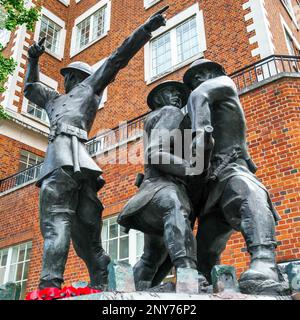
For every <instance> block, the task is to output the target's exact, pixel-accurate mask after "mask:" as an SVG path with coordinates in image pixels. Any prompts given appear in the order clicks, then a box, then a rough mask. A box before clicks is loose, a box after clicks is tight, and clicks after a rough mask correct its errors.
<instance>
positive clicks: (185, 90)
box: [147, 81, 190, 110]
mask: <svg viewBox="0 0 300 320" xmlns="http://www.w3.org/2000/svg"><path fill="white" fill-rule="evenodd" d="M170 86H171V87H175V88H176V89H177V90H178V91H179V92H181V93H182V96H183V100H182V108H183V107H184V106H185V105H186V104H187V101H188V98H189V95H190V90H189V88H188V87H187V86H186V85H185V84H184V83H182V82H179V81H165V82H162V83H160V84H159V85H157V86H156V87H154V88H153V89H152V90H151V91H150V93H149V94H148V97H147V104H148V106H149V108H150V109H152V110H154V109H155V107H158V105H157V104H156V102H155V101H154V98H155V96H156V95H157V93H158V92H159V91H160V90H161V89H163V88H166V87H170Z"/></svg>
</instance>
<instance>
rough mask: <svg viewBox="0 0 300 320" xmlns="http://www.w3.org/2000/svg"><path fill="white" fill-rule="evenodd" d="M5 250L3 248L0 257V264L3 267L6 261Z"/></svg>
mask: <svg viewBox="0 0 300 320" xmlns="http://www.w3.org/2000/svg"><path fill="white" fill-rule="evenodd" d="M7 252H8V251H7V250H5V251H4V252H3V253H2V258H1V264H0V266H1V267H5V266H6V262H7Z"/></svg>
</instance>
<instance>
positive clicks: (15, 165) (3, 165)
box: [0, 134, 44, 235]
mask: <svg viewBox="0 0 300 320" xmlns="http://www.w3.org/2000/svg"><path fill="white" fill-rule="evenodd" d="M21 150H26V151H29V152H32V153H34V154H36V155H38V156H40V157H43V156H44V152H42V151H40V150H37V149H35V148H32V147H30V146H28V145H26V144H24V143H21V142H19V141H17V140H14V139H11V138H8V137H7V136H4V135H1V134H0V180H1V179H3V178H6V177H8V176H11V175H13V174H15V173H17V172H18V170H19V162H20V156H21ZM0 235H1V233H0Z"/></svg>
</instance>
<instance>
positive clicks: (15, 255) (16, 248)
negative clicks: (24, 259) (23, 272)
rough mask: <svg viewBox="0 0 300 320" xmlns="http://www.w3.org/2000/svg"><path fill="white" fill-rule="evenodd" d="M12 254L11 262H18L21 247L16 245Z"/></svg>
mask: <svg viewBox="0 0 300 320" xmlns="http://www.w3.org/2000/svg"><path fill="white" fill-rule="evenodd" d="M12 250H13V252H12V256H11V263H17V261H18V253H19V247H14V248H13V249H12Z"/></svg>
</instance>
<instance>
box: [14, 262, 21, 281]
mask: <svg viewBox="0 0 300 320" xmlns="http://www.w3.org/2000/svg"><path fill="white" fill-rule="evenodd" d="M22 272H23V263H19V264H17V273H16V280H15V281H20V280H22Z"/></svg>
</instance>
